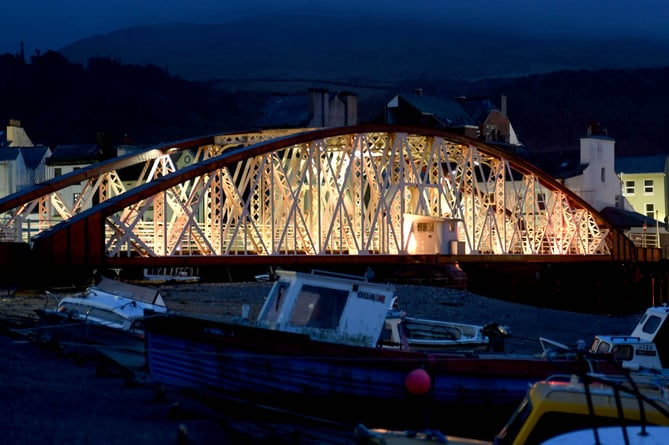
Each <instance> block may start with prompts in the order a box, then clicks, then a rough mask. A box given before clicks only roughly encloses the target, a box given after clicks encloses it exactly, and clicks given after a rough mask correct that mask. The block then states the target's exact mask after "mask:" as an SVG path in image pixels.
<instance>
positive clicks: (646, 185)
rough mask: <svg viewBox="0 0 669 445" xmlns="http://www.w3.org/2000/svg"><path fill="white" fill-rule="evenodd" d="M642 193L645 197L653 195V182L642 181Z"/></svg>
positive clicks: (650, 180) (648, 180)
mask: <svg viewBox="0 0 669 445" xmlns="http://www.w3.org/2000/svg"><path fill="white" fill-rule="evenodd" d="M643 193H644V194H646V195H652V194H653V180H652V179H644V181H643Z"/></svg>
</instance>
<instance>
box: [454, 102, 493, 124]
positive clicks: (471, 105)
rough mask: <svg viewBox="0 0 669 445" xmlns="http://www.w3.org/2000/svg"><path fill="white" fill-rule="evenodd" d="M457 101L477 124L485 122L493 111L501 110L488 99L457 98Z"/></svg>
mask: <svg viewBox="0 0 669 445" xmlns="http://www.w3.org/2000/svg"><path fill="white" fill-rule="evenodd" d="M455 100H456V101H457V102H458V103H459V104H460V106H462V108H463V109H464V110H465V112H467V114H468V115H469V117H471V119H472V121H473V122H474V123H477V124H478V123H483V122H485V120H486V119H487V118H488V115H490V112H491V111H492V110H499V109H500V107H499V106H497V104H495V103H493V101H492V100H491V99H490V98H488V97H457V98H456V99H455Z"/></svg>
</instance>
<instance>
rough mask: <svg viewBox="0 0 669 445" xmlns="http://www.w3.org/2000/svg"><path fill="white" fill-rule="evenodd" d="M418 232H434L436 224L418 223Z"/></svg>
mask: <svg viewBox="0 0 669 445" xmlns="http://www.w3.org/2000/svg"><path fill="white" fill-rule="evenodd" d="M416 231H417V232H434V223H433V222H419V223H416Z"/></svg>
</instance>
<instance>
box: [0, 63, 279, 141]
mask: <svg viewBox="0 0 669 445" xmlns="http://www.w3.org/2000/svg"><path fill="white" fill-rule="evenodd" d="M258 96H261V97H258ZM266 96H267V95H266V94H265V95H262V94H260V95H259V94H257V93H244V94H241V93H235V92H227V91H221V90H216V89H212V88H210V87H208V86H207V85H205V84H202V83H196V82H189V81H186V80H183V79H179V78H176V77H173V76H170V75H169V74H168V73H167V72H166V71H164V70H162V69H160V68H158V67H156V66H152V65H147V66H139V65H127V64H121V62H119V61H117V60H112V59H109V58H92V59H90V60H89V63H88V65H87V66H86V67H84V66H82V65H80V64H73V63H70V62H68V61H67V60H66V59H65V58H64V57H63V56H61V55H60V54H59V53H57V52H54V51H49V52H46V53H44V54H36V55H34V56H32V57H31V58H30V63H27V62H26V61H24V60H23V58H22V57H21V56H18V55H11V54H5V55H2V56H0V123H1V124H2V127H4V126H5V125H7V123H8V121H9V119H17V120H20V121H21V124H22V126H23V127H24V128H25V129H26V131H27V133H28V136H29V137H30V138H31V139H32V141H33V142H34V143H38V144H44V145H47V146H50V147H54V146H56V145H59V144H85V143H96V140H97V139H99V135H100V134H104V135H105V138H106V139H107V140H111V141H112V142H113V143H114V144H121V143H124V142H128V143H134V144H138V145H150V144H156V143H161V142H170V141H176V140H180V139H185V138H191V137H195V136H200V135H206V134H211V133H217V132H223V131H233V130H234V131H236V130H246V129H247V127H248V125H249V124H248V120H247V118H250V119H255V118H257V116H248V111H247V109H246V108H247V107H244V106H243V105H244V104H246V103H255V102H259V101H260V102H262V101H263V100H264V97H266ZM240 104H242V106H240Z"/></svg>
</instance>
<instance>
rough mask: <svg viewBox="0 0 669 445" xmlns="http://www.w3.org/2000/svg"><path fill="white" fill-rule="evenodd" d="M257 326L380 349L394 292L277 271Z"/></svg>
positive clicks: (327, 275)
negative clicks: (381, 337)
mask: <svg viewBox="0 0 669 445" xmlns="http://www.w3.org/2000/svg"><path fill="white" fill-rule="evenodd" d="M276 274H277V276H278V279H277V281H276V282H275V283H274V286H273V287H272V289H271V290H270V292H269V294H268V296H267V298H266V299H265V303H264V304H263V307H262V309H261V310H260V313H259V315H258V318H257V321H256V324H257V326H258V327H263V328H266V329H276V330H280V331H286V332H295V333H302V334H306V335H309V336H310V337H311V338H313V339H317V340H321V341H326V342H331V343H345V344H351V345H358V346H365V347H376V345H377V343H378V341H379V338H380V335H381V331H382V330H383V327H384V324H385V319H386V315H387V313H388V311H389V310H390V309H391V308H392V304H393V302H394V297H395V295H396V289H395V287H394V286H391V285H389V284H381V283H372V282H369V281H367V280H366V279H365V278H363V277H357V276H353V275H347V274H338V273H333V272H326V271H313V272H311V273H305V272H294V271H283V270H278V271H276Z"/></svg>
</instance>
